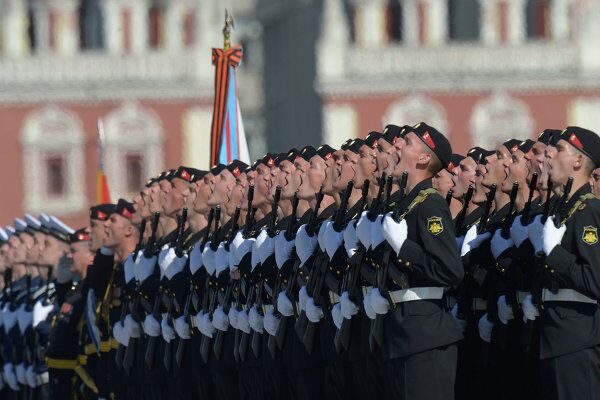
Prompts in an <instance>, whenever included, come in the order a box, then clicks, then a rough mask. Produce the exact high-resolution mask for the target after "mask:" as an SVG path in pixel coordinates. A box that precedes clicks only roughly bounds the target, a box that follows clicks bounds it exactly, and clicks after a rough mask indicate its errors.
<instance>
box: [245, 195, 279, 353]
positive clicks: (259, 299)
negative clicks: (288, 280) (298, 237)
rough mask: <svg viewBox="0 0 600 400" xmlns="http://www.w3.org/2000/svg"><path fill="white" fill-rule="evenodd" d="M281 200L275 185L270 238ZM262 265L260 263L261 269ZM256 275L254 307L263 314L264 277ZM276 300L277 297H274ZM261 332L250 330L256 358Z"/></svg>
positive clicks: (268, 226)
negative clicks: (256, 289) (256, 290)
mask: <svg viewBox="0 0 600 400" xmlns="http://www.w3.org/2000/svg"><path fill="white" fill-rule="evenodd" d="M280 200H281V186H277V188H276V189H275V197H274V201H273V206H272V208H271V214H270V215H269V223H268V225H267V234H268V235H269V237H270V238H273V237H274V236H275V224H276V222H277V210H278V209H279V201H280ZM275 268H277V267H275ZM262 269H263V266H262V265H261V270H262ZM256 272H257V275H258V279H259V282H258V293H257V295H256V309H257V311H258V313H259V314H260V315H264V311H263V291H264V285H265V279H266V278H263V277H262V276H261V275H262V274H261V271H260V270H259V271H256ZM275 300H277V299H275ZM261 338H262V333H259V332H257V331H255V330H252V352H253V353H254V356H255V357H256V358H258V357H259V356H260V344H261Z"/></svg>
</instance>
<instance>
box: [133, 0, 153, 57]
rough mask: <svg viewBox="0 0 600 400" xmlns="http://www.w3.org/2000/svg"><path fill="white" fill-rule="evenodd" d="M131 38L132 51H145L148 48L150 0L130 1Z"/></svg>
mask: <svg viewBox="0 0 600 400" xmlns="http://www.w3.org/2000/svg"><path fill="white" fill-rule="evenodd" d="M130 4H131V5H130V7H129V12H130V18H129V22H130V26H129V40H130V50H131V52H132V53H137V54H139V53H144V52H145V51H146V50H147V48H148V10H149V1H148V0H132V1H131V2H130Z"/></svg>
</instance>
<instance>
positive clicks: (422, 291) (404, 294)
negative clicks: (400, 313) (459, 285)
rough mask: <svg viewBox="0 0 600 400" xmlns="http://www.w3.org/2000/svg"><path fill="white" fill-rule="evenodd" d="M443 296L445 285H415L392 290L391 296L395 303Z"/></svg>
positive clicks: (436, 298)
mask: <svg viewBox="0 0 600 400" xmlns="http://www.w3.org/2000/svg"><path fill="white" fill-rule="evenodd" d="M443 296H444V288H443V287H414V288H410V289H403V290H396V291H395V292H390V298H391V299H392V301H393V302H394V303H405V302H407V301H415V300H439V299H441V298H442V297H443Z"/></svg>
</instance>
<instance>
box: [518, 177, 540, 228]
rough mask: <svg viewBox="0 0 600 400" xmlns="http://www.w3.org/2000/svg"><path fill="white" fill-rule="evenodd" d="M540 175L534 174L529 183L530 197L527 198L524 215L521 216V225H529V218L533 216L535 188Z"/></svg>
mask: <svg viewBox="0 0 600 400" xmlns="http://www.w3.org/2000/svg"><path fill="white" fill-rule="evenodd" d="M537 181H538V174H537V172H534V173H533V175H531V181H530V182H529V197H528V198H527V203H525V206H524V207H523V214H522V216H521V224H523V225H527V224H528V223H529V217H530V214H531V202H532V201H533V194H534V193H535V188H536V186H537Z"/></svg>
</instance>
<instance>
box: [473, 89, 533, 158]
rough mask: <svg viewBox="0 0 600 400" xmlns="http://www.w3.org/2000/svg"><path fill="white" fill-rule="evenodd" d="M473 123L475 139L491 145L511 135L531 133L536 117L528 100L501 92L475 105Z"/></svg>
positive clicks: (479, 144) (496, 144) (519, 136)
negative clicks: (526, 101)
mask: <svg viewBox="0 0 600 400" xmlns="http://www.w3.org/2000/svg"><path fill="white" fill-rule="evenodd" d="M470 127H471V137H472V138H473V142H474V143H477V145H478V146H481V147H483V148H486V149H487V148H495V147H497V146H498V144H500V143H502V142H504V141H506V140H508V139H514V138H522V137H527V136H531V134H532V133H533V128H534V120H533V118H532V116H531V113H530V111H529V107H528V106H527V104H526V103H525V102H523V101H521V100H519V99H516V98H514V97H511V96H509V95H508V94H506V93H504V92H497V93H493V94H492V95H491V96H490V97H488V98H486V99H483V100H481V101H479V103H477V104H476V105H475V107H474V108H473V114H472V115H471V121H470Z"/></svg>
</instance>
